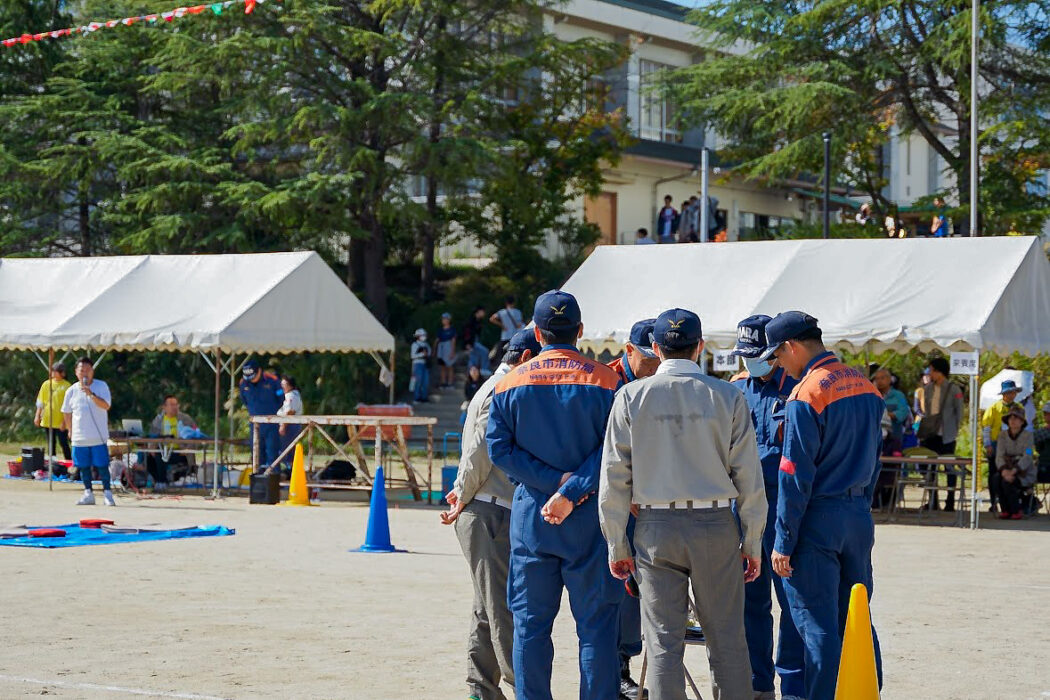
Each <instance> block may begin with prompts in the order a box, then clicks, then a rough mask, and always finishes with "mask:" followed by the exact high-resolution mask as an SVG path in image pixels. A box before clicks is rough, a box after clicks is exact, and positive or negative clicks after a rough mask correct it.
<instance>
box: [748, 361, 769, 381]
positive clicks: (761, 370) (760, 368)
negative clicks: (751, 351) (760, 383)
mask: <svg viewBox="0 0 1050 700" xmlns="http://www.w3.org/2000/svg"><path fill="white" fill-rule="evenodd" d="M744 367H746V368H747V373H748V374H750V375H751V376H752V377H758V378H761V377H764V376H766V375H767V374H769V373H770V372H772V371H773V365H771V364H770V363H768V362H763V361H762V360H759V359H758V358H757V357H754V358H753V357H745V358H744Z"/></svg>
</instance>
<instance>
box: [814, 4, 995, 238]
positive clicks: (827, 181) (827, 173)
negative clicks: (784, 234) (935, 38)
mask: <svg viewBox="0 0 1050 700" xmlns="http://www.w3.org/2000/svg"><path fill="white" fill-rule="evenodd" d="M974 2H976V0H974ZM830 236H831V132H830V131H825V132H824V238H829V237H830Z"/></svg>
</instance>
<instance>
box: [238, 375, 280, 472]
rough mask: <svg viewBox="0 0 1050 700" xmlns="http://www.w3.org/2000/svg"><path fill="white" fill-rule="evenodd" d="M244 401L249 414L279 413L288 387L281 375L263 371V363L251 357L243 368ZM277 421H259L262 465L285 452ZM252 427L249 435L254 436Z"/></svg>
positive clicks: (251, 438)
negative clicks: (282, 387) (283, 388)
mask: <svg viewBox="0 0 1050 700" xmlns="http://www.w3.org/2000/svg"><path fill="white" fill-rule="evenodd" d="M240 390H241V401H243V402H244V407H245V408H247V409H248V415H249V416H275V415H277V409H279V408H280V407H281V405H282V404H283V403H284V391H283V390H282V389H281V380H280V379H278V378H277V375H275V374H272V373H270V372H263V371H262V370H261V369H260V368H259V363H258V362H256V361H255V360H248V361H247V362H245V363H244V367H242V368H241V383H240ZM277 429H278V426H277V425H276V424H261V425H259V468H260V469H263V470H265V469H267V468H268V467H269V466H270V465H271V464H273V462H274V460H276V459H277V455H278V454H280V452H281V436H280V435H279V434H278V432H277ZM254 432H255V431H253V430H251V429H250V428H249V430H248V439H249V440H254V437H253V435H254Z"/></svg>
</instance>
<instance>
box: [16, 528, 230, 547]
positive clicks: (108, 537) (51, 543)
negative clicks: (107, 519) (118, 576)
mask: <svg viewBox="0 0 1050 700" xmlns="http://www.w3.org/2000/svg"><path fill="white" fill-rule="evenodd" d="M39 527H49V528H57V529H59V530H65V531H66V536H65V537H10V538H7V539H0V545H3V546H8V547H42V548H44V549H56V548H58V547H83V546H85V545H90V544H120V543H122V542H151V541H154V540H181V539H184V538H188V537H222V536H226V535H232V534H234V533H236V530H233V529H231V528H228V527H225V526H224V525H202V526H200V527H191V528H185V529H179V530H151V531H149V532H134V533H126V532H120V533H117V532H106V531H104V530H99V529H95V528H83V527H80V525H79V524H77V523H73V524H72V525H47V526H39ZM28 529H30V530H36V529H38V527H31V528H28Z"/></svg>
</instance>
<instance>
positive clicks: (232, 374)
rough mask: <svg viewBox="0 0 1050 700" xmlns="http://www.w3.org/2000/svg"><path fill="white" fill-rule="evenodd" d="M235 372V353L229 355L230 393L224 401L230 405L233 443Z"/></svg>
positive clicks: (231, 439)
mask: <svg viewBox="0 0 1050 700" xmlns="http://www.w3.org/2000/svg"><path fill="white" fill-rule="evenodd" d="M236 370H237V353H232V354H231V355H230V393H229V395H228V396H227V397H226V401H227V402H229V404H230V411H229V417H230V442H233V438H234V435H235V433H234V430H233V393H234V392H235V391H237V375H236Z"/></svg>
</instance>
